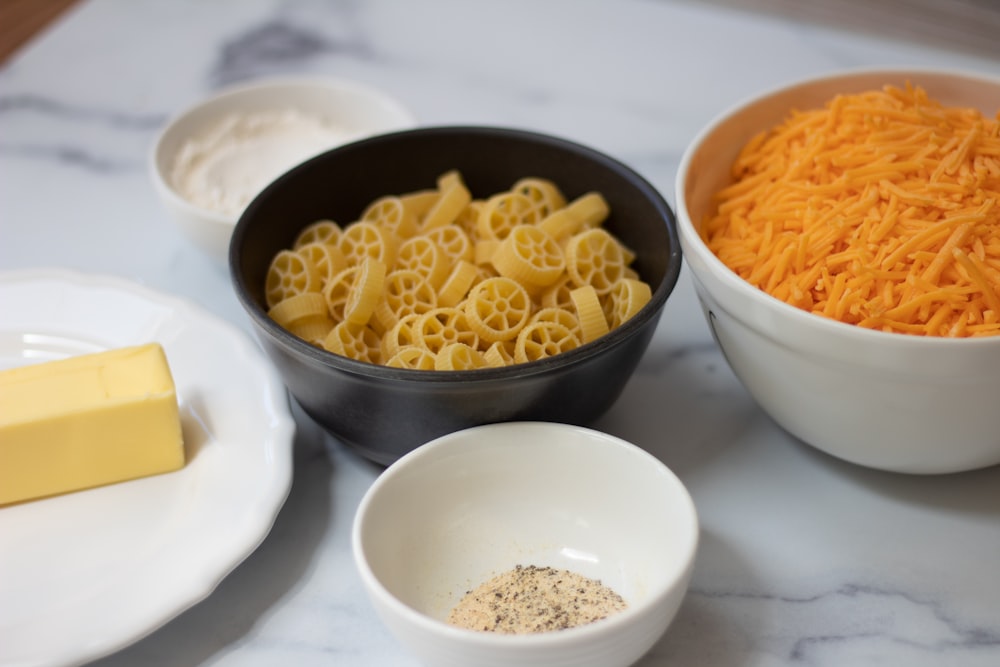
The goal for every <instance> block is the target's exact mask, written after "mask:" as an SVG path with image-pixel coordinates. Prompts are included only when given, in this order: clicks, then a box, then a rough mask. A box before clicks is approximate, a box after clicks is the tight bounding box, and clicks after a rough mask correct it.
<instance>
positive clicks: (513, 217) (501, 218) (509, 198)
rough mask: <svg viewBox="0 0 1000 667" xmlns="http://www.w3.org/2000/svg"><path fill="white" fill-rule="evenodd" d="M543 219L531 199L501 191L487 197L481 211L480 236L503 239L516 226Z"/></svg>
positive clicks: (478, 226) (478, 225)
mask: <svg viewBox="0 0 1000 667" xmlns="http://www.w3.org/2000/svg"><path fill="white" fill-rule="evenodd" d="M540 219H541V217H540V214H539V211H538V208H536V207H535V206H534V204H532V202H531V200H530V199H528V198H527V197H525V196H524V195H522V194H519V193H517V192H501V193H499V194H495V195H493V196H492V197H490V198H489V199H487V200H486V201H485V202H484V203H483V206H482V208H481V209H480V211H479V220H478V222H477V223H476V232H477V233H478V234H479V238H482V239H495V240H497V241H502V240H503V239H504V238H506V237H507V234H509V233H510V230H512V229H513V228H514V227H517V226H518V225H533V224H535V223H537V222H538V221H539V220H540Z"/></svg>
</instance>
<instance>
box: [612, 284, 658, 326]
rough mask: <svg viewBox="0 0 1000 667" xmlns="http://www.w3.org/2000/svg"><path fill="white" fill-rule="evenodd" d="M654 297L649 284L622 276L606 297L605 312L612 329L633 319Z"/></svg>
mask: <svg viewBox="0 0 1000 667" xmlns="http://www.w3.org/2000/svg"><path fill="white" fill-rule="evenodd" d="M651 298H652V293H651V292H650V289H649V285H647V284H646V283H644V282H642V281H641V280H635V279H633V278H622V279H621V280H619V281H618V283H617V284H616V285H615V286H614V288H612V290H611V292H609V293H608V295H607V297H606V299H607V300H606V301H605V304H606V308H605V311H606V312H605V314H606V315H607V320H608V326H609V327H611V328H612V329H614V328H617V327H620V326H621V325H622V324H624V323H625V322H627V321H628V320H630V319H632V317H634V316H635V314H636V313H638V312H639V311H640V310H642V307H643V306H645V305H646V304H647V303H649V300H650V299H651Z"/></svg>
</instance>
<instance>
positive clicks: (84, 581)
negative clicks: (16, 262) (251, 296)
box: [0, 270, 294, 667]
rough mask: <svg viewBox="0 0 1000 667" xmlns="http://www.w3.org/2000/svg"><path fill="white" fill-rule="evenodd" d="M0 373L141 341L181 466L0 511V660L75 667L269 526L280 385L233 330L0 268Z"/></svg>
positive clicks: (185, 593)
mask: <svg viewBox="0 0 1000 667" xmlns="http://www.w3.org/2000/svg"><path fill="white" fill-rule="evenodd" d="M0 304H2V307H0V309H2V311H3V318H2V320H0V368H12V367H15V366H20V365H25V364H28V363H34V362H41V361H47V360H51V359H58V358H63V357H66V356H70V355H74V354H83V353H87V352H95V351H99V350H103V349H107V348H111V347H124V346H126V345H130V344H137V343H140V342H147V341H157V342H160V343H161V344H162V345H163V348H164V350H165V352H166V354H167V361H168V363H169V364H170V369H171V372H172V374H173V376H174V381H175V384H176V387H177V394H178V401H179V403H180V407H181V418H182V426H183V430H184V438H185V448H186V450H187V455H188V462H187V464H186V465H185V467H184V468H182V469H181V470H179V471H177V472H174V473H167V474H164V475H158V476H154V477H147V478H144V479H137V480H133V481H129V482H123V483H120V484H112V485H109V486H104V487H101V488H96V489H90V490H87V491H79V492H76V493H69V494H65V495H61V496H55V497H51V498H46V499H43V500H36V501H31V502H25V503H21V504H17V505H8V506H5V507H0V535H2V536H3V537H2V541H3V547H2V548H0V601H2V602H0V637H2V638H3V640H2V641H0V664H3V665H32V666H33V667H43V666H55V665H60V666H66V665H79V664H82V663H85V662H89V661H91V660H94V659H96V658H98V657H101V656H103V655H107V654H109V653H111V652H113V651H116V650H118V649H121V648H123V647H125V646H127V645H128V644H130V643H132V642H134V641H136V640H138V639H140V638H141V637H143V636H145V635H146V634H148V633H150V632H152V631H153V630H155V629H156V628H157V627H159V626H160V625H162V624H164V623H166V622H167V621H168V620H170V619H171V618H173V617H174V616H176V615H177V614H179V613H181V612H182V611H184V610H185V609H187V608H188V607H190V606H192V605H193V604H195V603H196V602H198V601H199V600H201V599H203V598H205V597H206V596H208V595H209V594H210V593H211V592H212V590H214V589H215V587H216V585H218V583H219V582H220V581H221V580H222V579H223V578H224V577H225V576H226V575H227V574H228V573H229V572H230V571H231V570H232V569H233V568H235V567H236V566H237V565H238V564H239V563H240V562H241V561H242V560H243V559H244V558H246V556H248V555H249V554H250V553H251V552H252V551H253V550H254V549H256V547H257V546H258V545H259V544H260V542H261V541H262V540H263V539H264V537H265V536H266V535H267V533H268V532H269V531H270V529H271V525H272V523H273V521H274V518H275V516H276V515H277V513H278V510H279V509H280V507H281V505H282V504H283V503H284V501H285V497H286V496H287V493H288V489H289V487H290V484H291V466H292V456H291V448H292V437H293V433H294V422H293V421H292V417H291V414H290V412H289V409H288V405H287V402H286V399H285V391H284V387H283V386H282V385H281V383H280V381H279V380H278V379H277V378H276V376H275V375H274V373H273V371H272V370H271V368H270V366H269V364H268V363H267V361H266V360H265V359H264V358H263V357H262V355H261V354H260V352H259V351H258V350H257V349H256V347H255V346H254V345H253V344H252V342H251V341H250V340H249V338H247V337H246V336H245V335H244V334H243V333H242V332H240V331H239V330H237V329H235V328H234V327H232V326H231V325H229V324H228V323H225V322H223V321H222V320H219V319H217V318H216V317H214V316H212V315H209V314H207V313H205V312H203V311H201V310H199V309H197V308H195V307H194V306H192V305H189V304H188V303H186V302H184V301H181V300H178V299H176V298H174V297H170V296H166V295H162V294H159V293H157V292H154V291H151V290H149V289H146V288H144V287H140V286H138V285H135V284H132V283H130V282H127V281H124V280H122V279H119V278H114V277H107V276H94V275H88V274H81V273H76V272H70V271H62V270H30V271H17V272H9V273H0Z"/></svg>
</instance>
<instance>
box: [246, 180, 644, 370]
mask: <svg viewBox="0 0 1000 667" xmlns="http://www.w3.org/2000/svg"><path fill="white" fill-rule="evenodd" d="M609 213H610V208H609V207H608V205H607V202H606V201H605V200H604V198H603V197H602V196H601V195H600V193H597V192H589V193H586V194H584V195H582V196H581V197H578V198H576V199H574V200H573V201H567V199H566V197H565V196H564V195H563V193H562V192H561V191H560V189H559V188H558V186H556V185H555V183H553V182H552V181H549V180H547V179H544V178H537V177H526V178H522V179H520V180H518V181H517V182H516V183H514V184H513V185H512V186H511V188H510V189H509V190H507V191H503V192H497V193H493V194H492V195H490V196H489V197H487V198H485V199H473V197H472V194H471V193H470V192H469V190H468V188H467V187H466V185H465V183H464V181H463V180H462V175H461V173H460V172H458V171H454V170H453V171H448V172H445V173H443V174H441V175H440V177H439V178H438V179H437V182H436V183H435V187H433V188H427V189H424V190H416V191H413V192H409V193H402V194H398V195H397V194H387V195H385V196H383V197H379V198H378V199H376V200H374V201H372V202H371V203H370V204H369V205H368V206H366V207H365V208H364V209H363V211H362V212H361V215H360V216H359V217H358V219H357V220H354V221H352V222H350V223H348V224H346V225H343V226H341V225H339V224H338V223H336V222H335V221H333V220H327V219H324V220H318V221H316V222H314V223H312V224H310V225H307V226H306V227H305V228H304V229H303V230H302V231H301V232H300V233H299V234H298V236H297V237H296V239H295V241H294V243H293V245H292V247H291V248H288V249H285V250H282V251H280V252H278V253H277V254H276V255H275V257H274V258H273V260H272V262H271V265H270V267H269V269H268V273H267V277H266V284H265V297H266V301H267V304H268V314H269V315H270V316H271V318H272V319H273V320H274V321H275V322H276V323H277V324H279V325H280V326H283V327H285V328H286V329H288V330H289V331H290V332H291V333H293V334H294V335H297V336H299V337H300V338H302V339H303V340H305V341H307V342H309V343H311V344H313V345H317V346H319V347H322V348H324V349H326V350H328V351H330V352H333V353H334V354H339V355H342V356H346V357H350V358H352V359H355V360H358V361H363V362H366V363H373V364H385V365H386V366H391V367H394V368H404V369H416V370H439V371H441V370H445V371H454V370H471V369H476V368H485V367H501V366H508V365H511V364H516V363H528V362H531V361H537V360H540V359H545V358H548V357H551V356H553V355H557V354H561V353H563V352H566V351H569V350H571V349H574V348H576V347H578V346H580V345H582V344H584V343H586V342H589V341H591V340H594V339H596V338H598V337H600V336H602V335H604V334H605V333H607V332H608V331H610V330H611V329H612V328H615V327H617V326H620V325H621V324H623V323H624V322H625V321H627V320H628V319H630V318H631V317H634V316H635V314H636V313H637V312H639V310H641V309H642V307H643V306H645V305H646V303H648V302H649V300H650V298H651V291H650V287H649V285H648V284H647V283H645V282H642V280H641V279H640V278H639V276H638V274H637V273H636V271H635V270H634V269H633V268H632V267H631V266H630V265H631V263H632V261H633V260H634V259H635V253H634V252H633V251H632V250H631V249H629V248H627V247H626V246H624V245H623V244H622V243H621V242H620V241H619V240H618V239H617V238H615V237H614V236H613V235H612V234H611V233H609V232H608V231H607V230H605V229H604V228H603V227H602V224H603V222H604V220H605V219H606V218H607V217H608V215H609Z"/></svg>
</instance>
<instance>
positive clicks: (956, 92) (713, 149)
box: [676, 70, 1000, 473]
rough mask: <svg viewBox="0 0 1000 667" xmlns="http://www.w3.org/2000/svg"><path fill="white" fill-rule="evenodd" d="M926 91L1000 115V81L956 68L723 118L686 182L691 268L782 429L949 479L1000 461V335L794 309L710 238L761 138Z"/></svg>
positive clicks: (822, 445) (847, 455)
mask: <svg viewBox="0 0 1000 667" xmlns="http://www.w3.org/2000/svg"><path fill="white" fill-rule="evenodd" d="M908 80H909V81H912V82H913V83H914V84H916V85H920V86H921V87H923V88H924V89H926V90H927V92H928V95H930V96H931V97H932V98H934V99H937V100H939V101H941V102H942V103H944V104H946V105H955V106H959V105H960V106H967V107H978V108H979V109H981V110H982V111H983V112H984V113H986V114H987V115H992V114H995V113H996V112H997V109H1000V80H998V79H991V78H988V77H984V76H977V75H973V74H963V73H955V72H943V71H915V70H863V71H856V72H847V73H840V74H834V75H830V76H825V77H821V78H817V79H813V80H808V81H804V82H799V83H795V84H793V85H790V86H787V87H783V88H780V89H778V90H774V91H769V92H767V93H764V94H762V95H760V96H758V97H754V98H753V99H750V100H747V101H745V102H742V103H740V104H738V105H736V106H735V107H733V108H732V109H730V110H728V111H726V112H724V113H723V114H721V115H720V116H718V117H717V118H716V119H714V120H712V121H711V122H710V123H709V124H708V125H707V127H705V128H704V129H703V130H702V131H701V132H700V133H699V134H698V136H697V137H696V138H695V139H694V141H693V142H692V143H691V145H690V146H689V148H688V149H687V151H686V152H685V154H684V156H683V158H682V160H681V164H680V167H679V170H678V174H677V182H676V200H677V220H678V226H679V231H680V238H681V248H682V250H683V254H684V259H685V262H686V263H687V265H688V267H689V268H690V270H691V274H692V276H693V279H694V285H695V289H696V291H697V294H698V297H699V299H700V301H701V305H702V308H703V310H704V313H705V316H706V318H707V319H708V322H709V324H710V326H711V328H712V331H713V333H714V335H715V337H716V340H717V341H718V343H719V345H720V346H721V348H722V350H723V352H724V353H725V355H726V359H727V360H728V362H729V364H730V366H731V367H732V369H733V371H734V372H735V373H736V375H737V376H738V377H739V378H740V380H741V381H742V382H743V384H744V385H745V386H746V388H747V389H748V390H749V391H750V393H751V394H752V395H753V397H754V398H755V399H756V400H757V402H758V403H759V404H760V406H761V407H762V408H763V409H764V410H765V411H766V412H767V413H768V414H769V415H770V416H771V417H772V418H773V419H774V420H775V421H776V422H777V423H778V424H780V425H781V426H782V427H784V428H785V429H787V430H788V431H789V432H790V433H792V434H793V435H795V436H797V437H798V438H800V439H801V440H803V441H805V442H806V443H808V444H810V445H812V446H814V447H817V448H819V449H821V450H823V451H825V452H827V453H829V454H832V455H834V456H836V457H839V458H842V459H845V460H847V461H852V462H854V463H857V464H860V465H864V466H868V467H872V468H878V469H883V470H890V471H897V472H907V473H947V472H956V471H961V470H970V469H975V468H981V467H985V466H989V465H993V464H996V463H1000V411H998V410H997V407H998V405H1000V398H998V397H1000V337H993V338H979V339H945V338H927V337H918V336H909V335H905V334H892V333H885V332H881V331H873V330H868V329H863V328H860V327H855V326H853V325H850V324H844V323H841V322H838V321H834V320H830V319H826V318H823V317H821V316H818V315H814V314H811V313H808V312H806V311H803V310H800V309H797V308H795V307H793V306H790V305H788V304H786V303H784V302H782V301H780V300H778V299H775V298H773V297H771V296H770V295H768V294H766V293H765V292H763V291H762V290H759V289H757V288H755V287H753V286H752V285H750V284H749V283H747V282H745V281H744V280H742V279H741V278H740V277H739V276H737V274H736V273H734V272H733V271H731V270H730V269H729V268H728V267H726V266H725V265H724V264H723V263H722V262H721V261H720V260H719V259H718V258H717V257H716V256H715V255H714V254H713V253H712V251H711V250H710V249H709V248H708V247H707V246H706V245H705V243H704V242H703V241H702V239H701V237H700V236H699V233H698V229H699V225H700V223H701V221H702V220H703V219H704V217H705V215H706V214H707V213H708V212H709V211H710V206H711V204H712V202H711V199H712V196H713V194H714V193H715V192H716V191H717V190H719V189H720V188H721V187H722V186H724V185H726V184H728V183H730V182H731V176H730V166H731V164H732V162H733V160H734V159H735V157H736V154H737V153H738V151H739V150H740V148H741V147H742V146H743V145H744V144H745V143H746V141H747V140H749V139H750V138H751V137H752V136H754V135H755V134H757V133H758V132H760V131H762V130H766V129H769V128H770V127H772V126H773V125H775V124H776V123H777V122H779V121H780V120H782V119H783V118H784V117H785V116H786V114H787V113H788V112H789V111H790V110H791V109H792V108H798V109H810V108H817V107H820V106H822V105H823V104H824V103H825V102H826V101H828V100H829V99H831V98H832V97H833V96H834V95H836V94H837V93H856V92H862V91H865V90H871V89H875V88H879V87H881V86H883V85H885V84H887V83H891V84H895V85H897V86H902V85H904V84H905V83H906V82H907V81H908Z"/></svg>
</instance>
